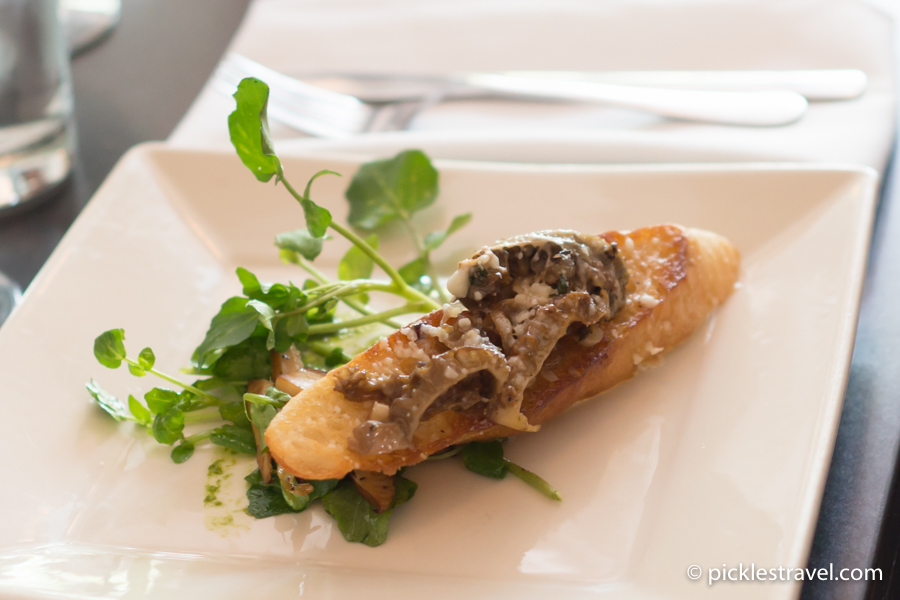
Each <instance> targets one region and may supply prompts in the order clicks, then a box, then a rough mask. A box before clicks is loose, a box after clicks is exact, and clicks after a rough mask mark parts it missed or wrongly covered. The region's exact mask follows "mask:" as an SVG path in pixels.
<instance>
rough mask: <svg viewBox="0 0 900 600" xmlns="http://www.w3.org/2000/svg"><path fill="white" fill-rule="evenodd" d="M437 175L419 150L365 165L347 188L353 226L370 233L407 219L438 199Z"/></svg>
mask: <svg viewBox="0 0 900 600" xmlns="http://www.w3.org/2000/svg"><path fill="white" fill-rule="evenodd" d="M437 193H438V172H437V170H436V169H435V168H434V167H433V166H432V164H431V161H430V160H429V159H428V157H427V156H425V153H424V152H422V151H421V150H407V151H405V152H401V153H400V154H398V155H397V156H395V157H394V158H391V159H388V160H378V161H374V162H370V163H366V164H364V165H363V166H361V167H360V168H359V171H357V173H356V175H355V176H354V177H353V181H352V182H350V187H348V188H347V194H346V195H347V200H349V201H350V215H349V216H348V217H347V220H348V221H349V222H350V224H351V225H353V226H354V227H359V228H360V229H365V230H372V229H376V228H378V227H380V226H382V225H385V224H387V223H389V222H390V221H393V220H406V219H409V217H411V216H412V215H413V214H414V213H416V212H418V211H420V210H422V209H423V208H426V207H428V206H431V204H433V203H434V201H435V199H437Z"/></svg>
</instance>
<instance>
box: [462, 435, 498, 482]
mask: <svg viewBox="0 0 900 600" xmlns="http://www.w3.org/2000/svg"><path fill="white" fill-rule="evenodd" d="M462 459H463V464H465V465H466V468H467V469H468V470H470V471H472V472H473V473H478V474H479V475H484V476H486V477H493V478H494V479H503V477H504V476H506V467H507V462H506V461H505V460H503V443H502V442H501V441H499V440H493V441H490V442H471V443H469V444H467V445H466V446H465V447H464V448H463V449H462Z"/></svg>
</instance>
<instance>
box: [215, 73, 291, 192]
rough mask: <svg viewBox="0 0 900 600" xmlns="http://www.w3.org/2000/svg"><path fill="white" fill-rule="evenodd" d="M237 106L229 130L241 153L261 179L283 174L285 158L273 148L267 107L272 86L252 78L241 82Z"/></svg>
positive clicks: (235, 95)
mask: <svg viewBox="0 0 900 600" xmlns="http://www.w3.org/2000/svg"><path fill="white" fill-rule="evenodd" d="M234 99H235V100H237V109H236V110H235V111H234V112H233V113H231V114H230V115H229V116H228V132H229V133H230V134H231V143H232V144H234V149H235V150H237V153H238V156H240V157H241V161H242V162H243V163H244V166H246V167H247V168H248V169H250V172H251V173H253V175H255V176H256V178H257V179H259V180H260V181H269V180H270V179H272V177H273V176H276V175H277V176H278V177H280V176H281V161H279V160H278V157H277V156H275V152H274V150H273V149H272V137H271V135H270V134H269V122H268V120H267V117H266V106H267V105H268V102H269V86H267V85H266V84H265V83H263V82H262V81H260V80H259V79H254V78H252V77H248V78H247V79H244V80H243V81H241V83H240V85H238V89H237V91H236V92H235V93H234Z"/></svg>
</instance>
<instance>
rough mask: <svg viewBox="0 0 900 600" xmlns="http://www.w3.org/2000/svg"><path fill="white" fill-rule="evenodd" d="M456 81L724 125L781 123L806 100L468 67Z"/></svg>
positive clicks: (781, 94) (791, 95) (791, 118)
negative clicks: (469, 71) (545, 77)
mask: <svg viewBox="0 0 900 600" xmlns="http://www.w3.org/2000/svg"><path fill="white" fill-rule="evenodd" d="M461 83H463V84H465V85H469V86H473V87H478V88H481V89H485V90H490V91H492V92H497V93H501V94H504V95H508V96H511V97H524V98H547V99H553V100H571V101H576V102H590V103H598V104H606V105H611V106H619V107H622V108H632V109H637V110H643V111H647V112H652V113H655V114H659V115H664V116H667V117H674V118H677V119H686V120H689V121H705V122H712V123H722V124H726V125H755V126H776V125H787V124H788V123H793V122H794V121H796V120H797V119H799V118H800V117H802V116H803V115H804V113H806V109H807V106H808V103H807V101H806V98H804V97H803V96H801V95H800V94H797V93H795V92H788V91H751V92H718V91H695V90H672V89H660V88H648V87H631V86H623V85H614V84H607V83H596V82H589V81H565V80H542V79H537V78H531V77H516V76H513V75H500V74H493V73H473V74H470V75H467V76H465V77H464V78H463V80H462V81H461Z"/></svg>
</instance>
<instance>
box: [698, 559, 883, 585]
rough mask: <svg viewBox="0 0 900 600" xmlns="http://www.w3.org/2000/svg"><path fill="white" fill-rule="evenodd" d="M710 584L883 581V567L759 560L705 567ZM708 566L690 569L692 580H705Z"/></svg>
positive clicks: (707, 580)
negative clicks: (774, 563) (808, 565)
mask: <svg viewBox="0 0 900 600" xmlns="http://www.w3.org/2000/svg"><path fill="white" fill-rule="evenodd" d="M705 573H706V578H705V579H706V582H707V584H708V585H713V584H715V583H731V582H739V581H811V580H816V579H818V580H820V581H881V569H860V568H855V569H853V568H846V567H845V568H841V567H835V566H834V565H833V564H829V565H828V567H827V568H826V567H819V568H818V569H809V568H796V567H793V568H792V567H771V568H768V569H766V568H763V567H757V566H756V564H755V563H750V564H748V565H745V564H744V563H738V564H737V565H722V566H721V567H709V568H708V569H705ZM703 574H704V569H703V567H701V566H699V565H691V566H689V567H688V568H687V576H688V579H690V580H691V581H699V580H701V579H703V578H704V577H703Z"/></svg>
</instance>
